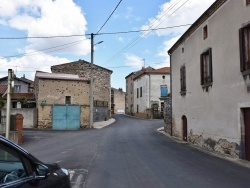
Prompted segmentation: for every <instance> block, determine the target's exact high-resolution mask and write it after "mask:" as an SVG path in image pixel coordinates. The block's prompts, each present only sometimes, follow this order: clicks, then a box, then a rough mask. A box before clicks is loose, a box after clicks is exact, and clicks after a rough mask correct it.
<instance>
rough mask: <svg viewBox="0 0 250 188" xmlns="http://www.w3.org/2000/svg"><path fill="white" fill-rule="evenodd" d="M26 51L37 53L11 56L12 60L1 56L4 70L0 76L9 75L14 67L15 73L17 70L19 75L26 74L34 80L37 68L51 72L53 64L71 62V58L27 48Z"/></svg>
mask: <svg viewBox="0 0 250 188" xmlns="http://www.w3.org/2000/svg"><path fill="white" fill-rule="evenodd" d="M25 53H27V54H29V53H30V54H31V53H35V54H36V55H30V56H23V57H20V58H18V57H15V58H10V60H7V59H3V58H1V57H0V64H1V70H2V71H3V72H2V71H1V72H0V77H3V76H7V72H8V69H13V70H14V71H15V74H16V71H17V76H18V77H21V76H23V74H25V76H26V78H28V79H31V80H34V75H35V71H37V70H39V71H45V72H50V67H51V66H52V65H57V64H62V63H68V62H71V60H69V59H67V58H60V57H56V56H51V55H48V54H44V53H41V52H34V51H29V50H27V51H26V52H25Z"/></svg>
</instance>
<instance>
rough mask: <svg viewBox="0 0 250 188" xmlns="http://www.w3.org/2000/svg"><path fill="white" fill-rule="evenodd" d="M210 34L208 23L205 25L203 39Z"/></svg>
mask: <svg viewBox="0 0 250 188" xmlns="http://www.w3.org/2000/svg"><path fill="white" fill-rule="evenodd" d="M207 36H208V31H207V25H206V26H205V27H203V39H204V40H205V39H206V38H207Z"/></svg>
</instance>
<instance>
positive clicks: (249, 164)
mask: <svg viewBox="0 0 250 188" xmlns="http://www.w3.org/2000/svg"><path fill="white" fill-rule="evenodd" d="M156 131H157V132H159V133H161V134H163V135H165V136H167V137H169V138H170V139H172V140H173V141H175V142H178V143H181V144H186V145H187V146H189V147H191V148H194V149H197V150H199V151H201V152H203V153H206V154H209V155H212V156H215V157H218V158H221V159H225V160H227V161H230V162H233V163H236V164H238V165H240V166H243V167H246V168H250V161H246V160H242V159H238V158H231V157H228V156H226V155H223V154H219V153H216V152H212V151H208V150H205V149H203V148H201V147H198V146H195V145H193V144H191V143H188V142H184V141H182V140H180V139H178V138H176V137H174V136H171V135H170V134H168V133H166V132H165V131H164V127H160V128H158V129H156Z"/></svg>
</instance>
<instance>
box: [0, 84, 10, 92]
mask: <svg viewBox="0 0 250 188" xmlns="http://www.w3.org/2000/svg"><path fill="white" fill-rule="evenodd" d="M7 88H8V87H7V85H2V84H1V85H0V95H2V94H4V93H5V91H6V90H7Z"/></svg>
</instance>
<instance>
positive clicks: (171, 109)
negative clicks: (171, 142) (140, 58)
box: [168, 53, 173, 136]
mask: <svg viewBox="0 0 250 188" xmlns="http://www.w3.org/2000/svg"><path fill="white" fill-rule="evenodd" d="M168 55H169V56H170V93H171V96H170V123H171V124H170V130H171V132H170V135H171V136H173V126H172V125H173V122H172V112H173V108H172V100H173V99H172V96H173V92H172V88H173V85H172V56H171V53H168Z"/></svg>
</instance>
